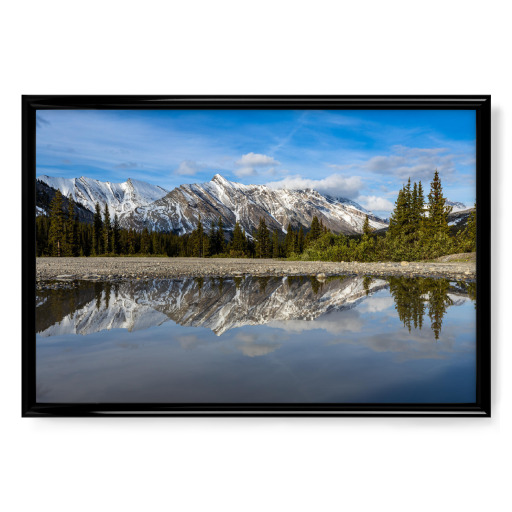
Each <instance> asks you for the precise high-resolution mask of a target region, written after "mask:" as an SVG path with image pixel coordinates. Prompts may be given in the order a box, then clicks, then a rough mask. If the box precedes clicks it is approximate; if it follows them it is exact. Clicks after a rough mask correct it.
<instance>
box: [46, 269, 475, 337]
mask: <svg viewBox="0 0 512 512" xmlns="http://www.w3.org/2000/svg"><path fill="white" fill-rule="evenodd" d="M388 286H389V285H388V282H387V281H386V280H384V279H378V278H377V279H373V280H372V281H371V282H369V283H368V282H367V281H365V279H364V278H363V277H360V276H350V277H345V278H341V279H334V280H330V281H326V282H324V283H320V282H319V281H316V280H315V279H314V278H308V277H304V276H301V277H287V278H286V277H285V278H280V277H268V278H257V277H246V278H242V277H240V278H225V279H204V280H198V279H194V278H185V279H173V280H165V279H157V280H154V281H151V282H149V283H147V282H146V283H144V282H141V281H132V282H123V283H119V284H115V285H110V286H102V285H100V284H99V283H92V282H91V283H89V284H88V285H84V286H82V287H81V289H80V290H81V291H80V293H77V291H76V290H64V291H63V290H59V292H58V295H57V296H50V295H51V294H52V291H49V292H48V291H46V292H42V293H41V294H40V295H36V299H37V302H36V303H37V309H36V331H37V332H38V334H39V335H40V336H43V337H48V336H57V335H62V334H81V335H87V334H91V333H95V332H99V331H103V330H109V329H126V330H128V331H130V332H131V331H135V330H142V329H148V328H150V327H154V326H158V325H161V324H163V323H165V322H168V321H172V322H175V323H177V324H179V325H182V326H187V327H202V328H206V329H210V330H212V331H213V332H214V333H215V334H216V335H217V336H220V335H222V334H223V333H225V332H227V331H229V330H230V329H234V328H239V327H243V326H247V325H263V324H271V325H273V326H283V328H284V327H286V325H285V324H284V323H285V322H290V321H295V320H300V321H302V322H308V324H307V325H306V324H301V325H302V327H303V328H314V326H315V324H309V322H313V321H315V320H318V319H320V318H321V317H322V316H323V315H325V314H328V313H331V312H333V311H338V310H342V309H351V308H354V307H356V306H357V305H358V304H360V303H361V302H362V301H365V300H366V299H367V298H368V297H370V296H371V295H372V294H373V293H375V292H377V291H379V290H383V289H385V288H387V287H388ZM48 294H50V295H48ZM448 296H449V298H450V299H451V302H452V304H453V305H461V304H464V303H465V302H466V301H468V300H470V298H469V296H468V293H467V291H466V290H465V289H463V288H457V286H452V287H451V288H450V293H449V295H448ZM56 305H58V307H56ZM289 325H290V324H288V326H289ZM316 325H319V324H316Z"/></svg>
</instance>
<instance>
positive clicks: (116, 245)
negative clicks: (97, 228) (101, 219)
mask: <svg viewBox="0 0 512 512" xmlns="http://www.w3.org/2000/svg"><path fill="white" fill-rule="evenodd" d="M120 230H121V226H120V225H119V217H118V216H117V213H115V214H114V222H113V224H112V252H113V253H114V254H120V252H121V248H120V242H121V237H120Z"/></svg>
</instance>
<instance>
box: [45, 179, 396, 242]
mask: <svg viewBox="0 0 512 512" xmlns="http://www.w3.org/2000/svg"><path fill="white" fill-rule="evenodd" d="M38 180H39V181H40V182H42V183H43V184H45V185H47V186H49V187H53V188H55V189H59V190H60V191H61V192H62V194H63V195H64V196H66V197H67V196H68V195H71V196H72V197H73V199H74V200H75V201H76V202H77V203H78V204H79V205H81V206H83V207H84V208H86V209H87V210H89V211H91V212H94V209H95V205H96V203H99V204H100V206H101V208H102V210H103V208H104V206H103V205H104V204H105V203H106V204H107V205H108V207H109V211H110V216H111V218H112V217H113V215H114V214H115V213H117V215H118V217H119V221H120V224H121V226H122V227H126V228H136V229H144V228H146V227H147V228H149V229H152V230H158V231H169V232H171V231H172V232H174V233H178V234H184V233H190V232H191V231H192V230H194V229H195V227H196V226H197V222H198V220H199V217H201V220H202V222H203V224H204V225H205V227H206V229H208V228H209V226H210V225H211V224H212V223H216V222H217V221H218V219H219V217H221V218H222V221H223V223H224V227H225V229H226V230H227V231H230V230H232V229H233V228H234V226H235V223H236V222H237V221H238V222H239V223H240V225H241V226H242V227H243V228H244V229H245V231H246V232H247V233H248V234H249V235H250V234H251V233H252V232H253V231H254V230H255V229H257V227H258V224H259V220H260V218H263V219H265V222H266V224H267V227H268V228H269V229H270V230H274V229H277V230H278V231H281V232H283V233H285V232H286V229H287V227H288V224H291V225H292V226H293V227H294V228H298V227H299V226H301V225H302V226H304V227H309V226H310V225H311V221H312V220H313V217H314V216H317V217H318V219H319V220H320V221H322V222H323V224H324V225H325V226H327V228H329V229H330V230H331V231H333V232H334V233H344V234H356V233H361V232H362V228H363V223H364V220H365V217H366V215H368V218H369V221H370V225H371V227H372V228H374V229H381V228H384V227H386V226H387V222H386V221H384V220H382V219H380V218H378V217H376V216H375V215H373V214H372V213H371V212H368V211H367V210H365V209H364V208H363V207H362V206H360V205H358V204H357V203H355V202H354V201H352V200H350V199H346V198H342V197H341V198H335V197H330V196H327V195H322V194H320V193H318V192H317V191H316V190H313V189H306V190H286V189H278V190H277V189H272V188H270V187H267V186H265V185H243V184H241V183H235V182H231V181H228V180H227V179H225V178H224V177H222V176H221V175H220V174H216V175H215V176H214V177H213V179H212V180H211V181H209V182H206V183H200V184H190V185H181V186H179V187H177V188H175V189H174V190H172V191H170V192H168V191H167V190H165V189H164V188H162V187H158V186H154V185H150V184H148V183H144V182H142V181H136V180H131V179H128V180H127V181H126V182H124V183H110V182H101V181H98V180H94V179H90V178H84V177H82V178H74V179H66V178H55V177H50V176H40V177H39V178H38ZM38 206H40V207H41V205H38Z"/></svg>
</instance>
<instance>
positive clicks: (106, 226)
mask: <svg viewBox="0 0 512 512" xmlns="http://www.w3.org/2000/svg"><path fill="white" fill-rule="evenodd" d="M111 248H112V226H111V224H110V212H109V211H108V206H107V203H105V209H104V210H103V251H104V253H105V254H108V253H109V252H110V251H111Z"/></svg>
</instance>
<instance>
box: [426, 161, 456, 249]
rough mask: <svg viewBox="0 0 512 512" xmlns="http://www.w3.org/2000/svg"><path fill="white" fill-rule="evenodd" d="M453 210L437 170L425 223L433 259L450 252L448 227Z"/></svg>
mask: <svg viewBox="0 0 512 512" xmlns="http://www.w3.org/2000/svg"><path fill="white" fill-rule="evenodd" d="M451 210H452V209H451V207H450V206H447V205H446V198H445V197H444V196H443V188H442V185H441V179H440V178H439V173H438V172H437V169H436V171H435V173H434V179H433V180H432V182H431V184H430V193H429V194H428V218H427V219H426V221H425V224H426V242H427V244H428V249H427V250H428V256H429V257H431V258H434V257H437V256H441V255H442V254H445V253H447V252H449V249H450V227H449V226H448V215H449V213H450V212H451Z"/></svg>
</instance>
